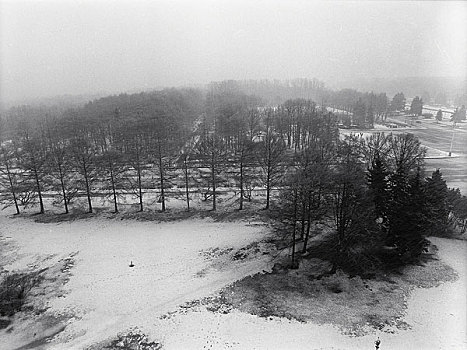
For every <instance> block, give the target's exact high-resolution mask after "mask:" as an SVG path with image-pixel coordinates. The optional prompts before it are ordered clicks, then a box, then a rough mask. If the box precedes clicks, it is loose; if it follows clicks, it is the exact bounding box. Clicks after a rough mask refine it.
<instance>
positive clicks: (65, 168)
mask: <svg viewBox="0 0 467 350" xmlns="http://www.w3.org/2000/svg"><path fill="white" fill-rule="evenodd" d="M339 122H340V119H339V116H337V115H335V114H334V113H331V112H328V111H327V110H325V109H323V108H320V107H319V106H318V105H317V104H316V103H315V102H313V101H311V100H307V99H294V100H288V101H285V102H284V103H283V104H280V105H278V106H275V107H264V105H263V104H262V102H261V100H260V99H259V98H257V97H254V96H250V95H246V94H244V93H241V92H239V91H237V90H235V89H226V88H225V86H223V87H222V88H221V89H217V88H213V89H211V90H210V91H209V92H208V93H207V94H206V95H202V94H200V93H199V91H196V90H164V91H160V92H154V93H142V94H134V95H119V96H111V97H108V98H104V99H100V100H96V101H93V102H90V103H88V104H87V105H85V106H84V107H82V108H79V109H72V110H68V111H65V112H62V113H60V114H57V115H43V118H37V119H35V120H34V123H31V122H28V120H26V119H21V118H19V119H17V120H16V121H15V123H10V124H9V125H8V128H5V130H8V132H6V133H4V134H3V140H2V142H1V147H0V184H1V198H0V199H1V201H2V203H3V205H5V206H10V205H11V206H14V207H15V209H16V212H17V213H19V212H20V210H21V207H24V206H28V205H37V206H38V207H39V211H40V213H44V211H45V206H46V204H45V201H44V196H49V197H53V198H54V199H55V202H56V204H60V205H62V206H63V211H64V212H65V213H68V212H69V211H70V205H71V204H72V203H73V201H75V200H76V199H77V198H78V197H81V198H84V199H85V204H80V203H76V204H75V206H82V205H85V207H86V210H87V211H88V212H93V208H94V202H95V200H96V199H97V198H105V199H107V200H109V201H110V203H112V209H113V211H114V212H118V211H119V206H120V205H121V203H122V200H123V199H124V198H127V197H128V196H131V197H132V198H133V201H134V202H133V203H134V205H135V206H137V208H138V210H139V211H143V210H145V209H146V205H147V201H145V199H147V196H148V193H149V192H150V191H151V192H154V193H157V202H158V204H159V205H160V210H161V211H165V210H166V208H167V200H168V199H170V198H177V199H179V200H180V199H182V200H184V201H185V202H186V209H187V210H190V203H191V201H192V199H193V195H194V194H195V193H197V194H199V195H200V196H201V197H202V198H203V199H204V200H206V201H209V202H210V203H211V205H212V210H216V209H217V208H218V204H219V198H220V196H221V195H224V196H225V195H226V194H228V195H229V196H233V198H234V199H235V202H236V203H237V205H238V207H237V208H238V209H239V210H242V209H244V207H245V202H248V201H251V200H252V193H253V191H254V190H260V191H261V192H262V193H264V197H262V198H261V200H263V201H264V202H263V206H264V208H265V209H272V212H274V213H276V214H275V217H276V219H278V220H279V221H280V222H282V223H283V224H284V225H285V226H284V231H283V232H284V233H285V237H286V239H289V238H290V239H291V246H292V247H293V249H295V247H296V246H297V245H296V243H297V242H298V241H300V242H301V249H302V253H304V254H306V253H307V251H308V250H309V244H308V242H309V240H310V237H312V236H313V235H314V234H316V232H317V231H316V227H317V226H316V225H317V224H318V223H321V222H325V223H327V224H330V223H332V227H333V232H334V233H335V234H334V235H332V239H330V240H329V241H327V242H326V243H327V244H329V245H330V246H329V247H328V248H327V249H325V251H326V255H327V256H328V257H329V256H331V257H332V261H333V263H334V267H335V269H337V268H339V267H344V268H350V267H351V268H352V269H354V270H355V271H362V270H368V269H370V268H381V267H382V266H390V265H398V264H403V263H407V262H413V261H416V260H417V259H418V258H419V257H420V254H421V253H422V251H423V249H424V248H425V247H426V243H427V242H426V240H425V238H424V237H425V235H426V234H427V233H437V234H444V233H446V232H447V231H448V230H449V229H451V228H452V227H453V225H456V224H457V225H459V226H460V227H461V229H462V230H464V231H465V227H466V216H467V215H466V211H467V210H466V209H467V205H466V197H464V196H462V195H461V194H460V192H459V191H458V190H454V189H448V188H447V186H446V183H445V181H444V180H443V179H442V175H441V172H440V171H439V170H437V171H435V172H434V173H433V174H431V176H430V177H426V176H425V174H424V164H423V160H424V149H423V147H422V146H421V145H420V142H419V140H418V139H417V138H416V137H415V136H413V135H412V134H397V135H391V134H389V135H385V134H382V133H374V134H373V135H372V136H371V137H369V138H364V137H363V136H362V135H350V136H346V137H344V136H343V135H342V134H340V133H339ZM150 204H154V203H150ZM292 259H293V260H294V261H295V251H294V252H293V258H292Z"/></svg>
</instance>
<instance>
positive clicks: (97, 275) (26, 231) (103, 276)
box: [0, 213, 269, 349]
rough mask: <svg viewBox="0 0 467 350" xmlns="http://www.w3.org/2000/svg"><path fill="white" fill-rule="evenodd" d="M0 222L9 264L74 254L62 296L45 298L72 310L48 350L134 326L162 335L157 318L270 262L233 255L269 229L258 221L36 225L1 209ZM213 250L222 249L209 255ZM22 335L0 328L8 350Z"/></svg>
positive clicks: (58, 309) (58, 310) (48, 262)
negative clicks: (10, 251) (9, 249)
mask: <svg viewBox="0 0 467 350" xmlns="http://www.w3.org/2000/svg"><path fill="white" fill-rule="evenodd" d="M0 227H1V232H2V236H3V237H4V238H6V240H7V242H11V243H12V244H14V245H15V246H16V247H17V250H16V252H15V254H18V256H19V257H20V258H19V259H16V260H14V259H13V258H12V257H11V255H10V258H8V257H7V260H10V263H9V264H7V265H6V266H4V268H5V269H7V270H10V271H12V270H19V269H24V268H27V267H28V265H29V266H31V264H35V265H40V266H41V267H44V266H53V265H54V264H56V263H57V262H58V261H60V260H61V259H63V258H66V257H68V256H70V255H72V254H74V253H76V255H75V256H74V260H75V264H74V267H73V268H72V270H71V273H72V276H71V278H70V280H69V282H68V283H67V284H66V285H64V286H63V288H64V289H65V291H66V294H65V295H64V297H61V298H55V299H53V300H50V303H49V306H50V307H51V309H50V310H49V312H52V313H55V314H56V315H63V314H66V315H72V316H73V318H71V319H70V321H69V322H68V324H67V327H66V329H65V331H64V332H62V333H60V334H59V335H58V336H57V337H56V339H54V341H53V343H52V344H51V348H53V349H55V348H57V349H82V348H84V347H85V346H87V345H91V344H93V343H94V342H97V341H101V340H103V339H106V338H109V337H114V336H115V335H116V334H117V333H118V332H120V331H124V330H126V329H128V328H130V327H132V326H139V327H141V328H142V329H143V330H144V331H145V332H147V333H148V334H149V335H152V336H154V337H159V336H160V335H161V334H160V333H159V331H158V330H157V329H154V324H155V323H156V322H157V319H158V318H159V317H160V316H162V315H164V314H166V313H167V312H169V311H173V310H175V309H176V308H177V306H179V305H181V304H184V303H186V302H189V301H191V300H196V299H200V298H203V297H205V296H208V295H210V294H212V293H213V292H215V291H217V290H219V289H220V288H222V287H224V286H225V285H228V284H230V283H232V282H234V281H236V280H237V279H240V278H242V277H244V276H247V275H249V274H253V273H256V272H258V271H262V270H263V269H265V268H268V261H269V257H268V256H267V255H262V256H259V257H257V258H255V259H245V260H238V261H236V260H232V259H231V257H232V254H233V253H234V252H235V251H237V250H238V249H240V248H242V247H245V246H247V245H249V244H250V243H252V242H255V241H259V240H262V239H263V238H264V237H265V236H266V235H267V230H265V228H264V227H263V226H261V225H253V224H250V225H248V224H245V223H216V222H211V221H209V220H187V221H183V222H174V223H154V222H138V221H132V220H124V221H120V220H108V219H91V220H78V221H72V222H63V223H51V224H37V223H35V222H34V221H32V220H31V219H24V218H14V219H9V218H7V217H5V214H4V213H2V216H1V217H0ZM214 248H220V249H218V250H214V253H213V249H214ZM130 261H133V264H134V265H135V266H134V267H133V268H130V267H129V263H130ZM20 336H21V335H20V334H15V332H13V333H10V334H2V340H3V339H6V341H7V344H8V341H10V342H11V346H10V345H9V346H7V347H6V349H13V348H14V347H15V346H19V345H21V341H22V340H21V339H18V337H20ZM20 338H21V337H20ZM25 341H26V340H25Z"/></svg>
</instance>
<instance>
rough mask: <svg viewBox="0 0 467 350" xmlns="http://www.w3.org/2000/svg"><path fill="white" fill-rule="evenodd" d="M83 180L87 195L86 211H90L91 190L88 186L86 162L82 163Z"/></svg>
mask: <svg viewBox="0 0 467 350" xmlns="http://www.w3.org/2000/svg"><path fill="white" fill-rule="evenodd" d="M83 170H84V181H85V182H86V196H87V197H88V213H90V214H91V213H92V202H91V190H90V186H89V178H88V170H87V168H86V163H83Z"/></svg>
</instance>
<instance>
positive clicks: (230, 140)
mask: <svg viewBox="0 0 467 350" xmlns="http://www.w3.org/2000/svg"><path fill="white" fill-rule="evenodd" d="M154 100H156V101H157V102H156V104H157V106H154V102H153V101H154ZM187 100H188V101H187ZM192 100H195V103H194V102H193V101H192ZM174 101H175V102H174ZM163 102H164V103H165V104H162V103H163ZM161 104H162V106H161ZM132 106H133V108H134V109H133V108H132ZM198 107H199V101H198V100H196V99H193V96H192V95H191V93H188V96H187V94H181V95H180V93H179V92H174V91H172V92H164V93H163V94H162V95H160V94H157V95H149V96H146V97H145V95H141V94H139V95H122V96H120V97H119V98H117V97H110V98H107V99H102V100H98V101H95V102H93V103H90V104H88V105H86V106H85V107H84V108H82V109H79V110H73V111H68V112H67V113H66V114H64V115H62V116H61V117H60V118H59V117H56V118H53V117H48V118H44V119H43V120H42V121H41V123H35V127H34V128H33V127H32V125H31V124H28V123H27V122H25V121H21V122H19V123H18V124H17V125H16V128H11V130H13V131H14V132H13V133H12V134H11V135H12V137H11V138H6V139H5V141H4V142H2V146H1V148H0V161H1V164H2V166H1V167H0V171H1V177H0V180H1V183H2V201H3V202H4V204H5V205H14V206H15V208H16V211H17V212H18V213H19V211H20V207H21V206H26V205H30V204H34V203H38V205H39V208H40V212H41V213H43V212H44V210H45V208H44V195H47V196H51V195H53V196H54V198H55V199H56V202H58V203H62V205H63V208H64V211H65V212H67V213H68V212H69V205H70V203H71V202H72V201H73V200H74V199H76V198H78V197H84V198H86V203H87V210H88V211H89V212H92V211H93V202H94V199H95V198H96V197H104V198H107V199H109V200H111V201H112V203H113V208H114V210H115V211H118V204H119V200H120V199H121V198H122V197H123V196H128V195H129V194H130V195H132V196H133V197H134V198H135V199H136V202H137V204H138V207H139V210H141V211H142V210H143V209H144V197H145V194H146V193H147V192H148V191H153V192H157V195H158V202H159V203H160V205H161V209H162V210H163V211H164V210H165V209H166V199H167V196H168V195H172V196H174V197H179V198H181V197H184V198H185V199H186V203H187V208H189V206H190V199H191V195H192V194H193V193H194V192H197V193H200V194H202V195H203V196H204V198H205V199H206V200H207V199H209V200H211V201H212V209H213V210H215V209H216V206H217V202H218V200H217V199H218V194H219V193H220V191H219V188H225V187H231V188H232V187H233V188H234V191H238V195H239V197H238V201H239V209H242V208H243V204H244V200H251V194H252V191H253V189H254V188H255V187H256V188H261V189H262V190H264V191H265V194H266V195H265V208H269V206H270V203H271V200H272V192H273V190H274V189H275V188H277V187H278V186H279V187H280V183H281V181H282V179H283V177H284V172H285V169H286V168H287V166H288V165H290V159H291V158H290V157H288V155H289V154H293V153H294V152H296V151H297V150H299V149H302V148H304V147H305V146H306V145H307V144H309V143H310V142H311V141H312V139H313V137H315V136H313V134H314V133H316V132H317V130H326V132H328V133H330V134H333V135H334V136H333V137H335V136H336V135H337V127H336V120H335V118H334V117H333V116H332V115H331V114H330V113H323V112H322V111H321V110H319V109H318V108H316V104H315V103H313V102H311V101H307V100H295V101H289V102H287V103H285V104H283V105H281V106H279V107H277V108H266V109H264V108H258V99H256V98H252V97H248V96H246V95H244V94H238V93H232V92H229V91H227V92H226V91H221V92H215V91H214V92H212V93H211V94H210V95H208V97H207V99H206V103H205V105H204V106H203V108H202V109H200V108H198ZM173 110H175V111H173ZM96 115H97V116H98V118H96V117H93V116H96ZM192 125H195V128H194V129H190V128H191V127H192ZM320 132H321V131H320Z"/></svg>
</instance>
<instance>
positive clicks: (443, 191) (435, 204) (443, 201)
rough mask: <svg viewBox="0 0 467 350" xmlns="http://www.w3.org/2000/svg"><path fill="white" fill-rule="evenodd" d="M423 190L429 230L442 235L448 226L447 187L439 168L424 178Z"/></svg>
mask: <svg viewBox="0 0 467 350" xmlns="http://www.w3.org/2000/svg"><path fill="white" fill-rule="evenodd" d="M425 192H426V199H427V201H426V207H427V209H428V211H429V215H428V220H429V229H430V232H431V233H433V234H441V235H443V234H445V233H446V230H447V228H448V216H449V208H448V187H447V185H446V181H445V180H444V179H443V175H442V174H441V172H440V170H439V169H436V171H434V172H433V173H432V175H431V177H429V178H427V179H426V185H425Z"/></svg>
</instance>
